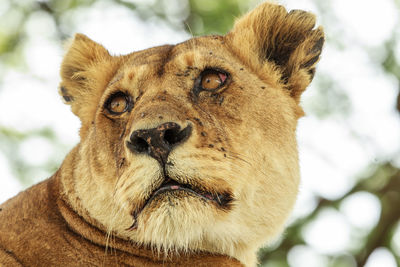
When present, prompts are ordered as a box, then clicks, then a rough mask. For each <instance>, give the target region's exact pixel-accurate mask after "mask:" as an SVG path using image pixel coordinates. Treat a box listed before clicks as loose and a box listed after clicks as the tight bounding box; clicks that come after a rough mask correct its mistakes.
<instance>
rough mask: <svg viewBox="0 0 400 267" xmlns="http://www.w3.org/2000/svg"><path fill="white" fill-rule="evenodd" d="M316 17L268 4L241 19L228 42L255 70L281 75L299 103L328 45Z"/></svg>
mask: <svg viewBox="0 0 400 267" xmlns="http://www.w3.org/2000/svg"><path fill="white" fill-rule="evenodd" d="M314 27H315V16H314V15H313V14H311V13H308V12H305V11H301V10H293V11H291V12H289V13H288V12H287V11H286V9H285V8H284V7H282V6H280V5H276V4H272V3H264V4H261V5H260V6H258V7H257V8H255V9H254V10H253V11H251V12H250V13H248V14H247V15H245V16H244V17H242V18H241V19H239V20H238V21H237V22H236V23H235V25H234V28H233V29H232V31H231V32H230V33H228V34H227V39H228V40H229V41H230V42H231V46H232V48H233V49H235V52H236V53H237V54H238V55H239V57H240V58H241V59H242V60H243V61H244V62H245V63H246V64H247V65H249V66H251V67H253V68H254V70H255V71H257V72H259V73H261V74H266V75H270V74H272V73H276V70H278V73H279V82H280V83H281V84H282V85H283V86H284V88H286V89H288V90H290V94H291V96H292V97H293V98H294V99H295V100H296V102H298V101H299V100H300V95H301V93H302V92H303V91H304V90H305V89H306V87H307V86H308V85H309V83H310V82H311V80H312V79H313V76H314V73H315V65H316V63H317V61H318V60H319V56H320V54H321V50H322V46H323V43H324V32H323V29H322V27H318V28H314Z"/></svg>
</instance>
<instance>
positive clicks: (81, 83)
mask: <svg viewBox="0 0 400 267" xmlns="http://www.w3.org/2000/svg"><path fill="white" fill-rule="evenodd" d="M119 59H120V58H119V57H113V56H111V55H110V54H109V53H108V51H107V50H106V49H105V48H104V47H103V46H102V45H100V44H98V43H96V42H94V41H92V40H91V39H89V38H88V37H86V36H85V35H83V34H76V35H75V38H74V40H73V41H72V43H71V45H70V46H69V48H68V51H67V53H66V55H65V56H64V59H63V62H62V65H61V71H60V74H61V79H62V80H61V84H60V90H59V93H60V95H61V96H62V97H63V99H64V102H65V103H66V104H68V105H71V110H72V112H73V113H74V114H75V115H77V116H78V117H79V118H80V120H81V122H82V128H81V136H83V135H84V134H85V132H86V128H87V127H88V125H89V124H90V121H92V120H93V116H94V114H95V112H96V108H97V106H98V102H99V101H100V98H101V95H102V93H103V91H104V90H105V88H106V86H107V84H108V82H109V81H110V79H111V77H112V76H113V75H114V74H115V71H116V69H117V67H118V64H119V62H120V60H119Z"/></svg>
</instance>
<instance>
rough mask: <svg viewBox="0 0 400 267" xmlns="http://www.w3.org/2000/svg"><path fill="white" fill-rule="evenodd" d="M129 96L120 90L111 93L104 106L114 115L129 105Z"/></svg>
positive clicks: (124, 110)
mask: <svg viewBox="0 0 400 267" xmlns="http://www.w3.org/2000/svg"><path fill="white" fill-rule="evenodd" d="M130 102H131V101H130V97H129V96H128V95H126V94H124V93H122V92H118V93H116V94H114V95H112V96H111V97H110V98H109V99H108V100H107V102H106V105H105V108H106V109H107V110H108V111H109V112H110V113H111V114H114V115H119V114H122V113H124V112H126V111H127V110H128V109H129V106H130Z"/></svg>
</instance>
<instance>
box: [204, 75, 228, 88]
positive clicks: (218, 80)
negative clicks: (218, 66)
mask: <svg viewBox="0 0 400 267" xmlns="http://www.w3.org/2000/svg"><path fill="white" fill-rule="evenodd" d="M226 78H227V75H226V74H225V73H223V72H219V71H216V70H207V71H206V72H205V73H204V74H203V75H202V76H201V81H200V85H201V87H202V89H203V90H207V91H214V90H216V89H218V88H220V87H221V86H222V85H223V84H224V83H225V81H226Z"/></svg>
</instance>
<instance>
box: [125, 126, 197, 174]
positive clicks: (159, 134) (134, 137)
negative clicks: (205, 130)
mask: <svg viewBox="0 0 400 267" xmlns="http://www.w3.org/2000/svg"><path fill="white" fill-rule="evenodd" d="M191 133H192V126H191V125H188V126H187V127H186V128H184V129H183V130H181V127H180V126H179V125H178V124H177V123H175V122H166V123H163V124H161V125H159V126H158V127H156V128H152V129H143V130H136V131H134V132H133V133H132V134H131V137H130V141H128V142H127V146H128V148H129V149H130V150H131V151H133V152H135V153H144V154H148V155H149V156H151V157H153V158H155V159H156V160H157V161H158V162H159V163H160V164H161V165H162V166H164V164H165V163H167V158H168V155H169V153H170V152H171V151H172V149H174V147H176V146H177V145H178V144H180V143H183V142H184V141H186V140H187V139H188V137H189V136H190V134H191Z"/></svg>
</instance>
